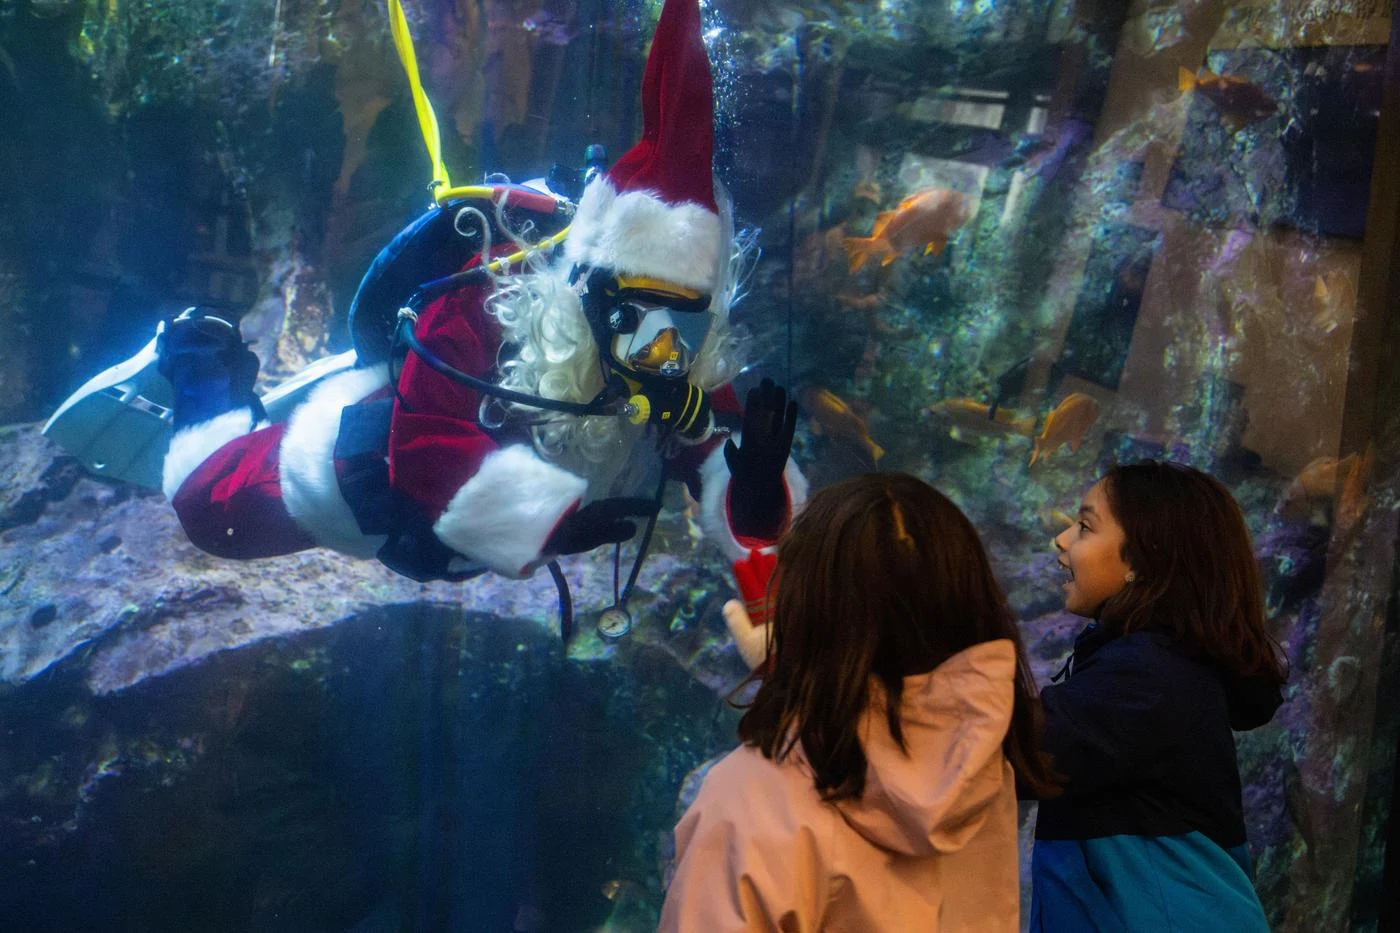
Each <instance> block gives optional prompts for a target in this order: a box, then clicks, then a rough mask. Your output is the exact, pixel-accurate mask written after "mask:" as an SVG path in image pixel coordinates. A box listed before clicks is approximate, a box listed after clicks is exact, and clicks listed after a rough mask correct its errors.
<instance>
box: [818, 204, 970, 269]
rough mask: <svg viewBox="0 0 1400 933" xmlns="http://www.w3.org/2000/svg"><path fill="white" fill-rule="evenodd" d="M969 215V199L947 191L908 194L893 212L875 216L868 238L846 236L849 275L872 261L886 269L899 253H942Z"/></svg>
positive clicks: (884, 212)
mask: <svg viewBox="0 0 1400 933" xmlns="http://www.w3.org/2000/svg"><path fill="white" fill-rule="evenodd" d="M971 216H972V210H971V205H970V204H969V203H968V199H967V198H966V197H965V196H964V195H962V194H959V193H958V192H956V191H952V190H950V189H948V188H928V189H926V190H924V191H919V192H917V193H915V194H911V195H909V197H907V198H905V199H904V200H903V201H900V202H899V207H897V208H895V209H894V210H892V211H883V212H881V213H880V214H878V215H877V216H876V217H875V226H874V228H873V229H871V231H870V236H868V237H847V238H846V240H845V246H846V252H847V253H848V254H849V255H850V258H851V272H853V273H854V272H859V271H860V270H861V269H862V268H864V266H865V264H866V263H867V262H869V261H870V260H871V259H874V258H878V259H879V260H880V265H881V266H888V265H889V264H890V263H892V262H894V261H895V260H896V259H897V258H899V256H901V255H902V254H904V253H906V252H908V251H910V250H914V249H920V250H922V251H923V255H925V256H927V255H930V254H932V255H934V256H937V255H938V254H940V253H942V252H943V249H944V247H946V246H947V245H948V240H949V238H950V237H951V236H952V235H953V234H954V233H956V232H957V230H958V228H959V227H961V226H962V225H963V224H965V223H967V221H968V220H969V219H970V218H971Z"/></svg>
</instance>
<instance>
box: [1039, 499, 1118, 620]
mask: <svg viewBox="0 0 1400 933" xmlns="http://www.w3.org/2000/svg"><path fill="white" fill-rule="evenodd" d="M1124 540H1125V539H1124V537H1123V527H1122V526H1121V525H1119V524H1118V520H1117V519H1116V518H1114V516H1113V511H1112V509H1110V508H1109V505H1108V493H1107V491H1106V490H1105V489H1104V484H1103V481H1102V480H1100V481H1099V482H1097V483H1095V484H1094V487H1093V488H1092V489H1090V490H1089V491H1088V492H1087V493H1086V494H1085V495H1084V503H1083V505H1081V506H1080V507H1079V520H1078V521H1077V522H1075V523H1074V524H1073V525H1071V526H1069V527H1068V528H1066V529H1065V530H1064V531H1062V532H1061V533H1060V534H1059V536H1058V537H1056V538H1055V548H1056V549H1057V550H1058V551H1059V552H1060V556H1059V562H1060V566H1062V567H1064V568H1065V569H1066V570H1068V571H1069V579H1068V580H1067V581H1065V584H1064V591H1065V608H1066V609H1068V610H1069V611H1070V612H1072V613H1074V614H1075V615H1079V616H1085V617H1088V618H1093V617H1094V616H1096V615H1097V614H1098V611H1099V609H1100V608H1101V607H1102V606H1103V604H1104V603H1105V602H1107V601H1108V600H1109V599H1110V598H1112V597H1113V596H1116V595H1117V594H1118V593H1119V592H1120V591H1122V589H1123V588H1124V587H1125V586H1127V585H1128V579H1127V577H1128V574H1129V572H1130V571H1131V569H1132V568H1130V567H1129V566H1128V565H1127V564H1126V563H1124V562H1123V542H1124Z"/></svg>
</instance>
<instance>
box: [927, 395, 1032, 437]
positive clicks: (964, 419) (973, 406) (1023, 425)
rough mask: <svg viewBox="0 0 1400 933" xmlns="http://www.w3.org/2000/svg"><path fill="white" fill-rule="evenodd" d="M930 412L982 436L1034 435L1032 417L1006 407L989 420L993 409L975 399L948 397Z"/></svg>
mask: <svg viewBox="0 0 1400 933" xmlns="http://www.w3.org/2000/svg"><path fill="white" fill-rule="evenodd" d="M928 410H929V412H931V413H932V414H935V415H939V416H942V417H945V418H948V419H950V420H951V421H952V422H953V426H954V427H955V428H959V429H965V430H972V431H977V432H979V433H983V434H1019V435H1021V436H1023V437H1030V436H1031V435H1032V434H1034V433H1035V415H1018V414H1016V413H1015V412H1014V411H1011V410H1009V409H1006V408H998V409H997V413H996V415H995V416H993V417H988V413H989V412H990V411H991V410H992V406H990V405H988V404H987V403H986V402H979V401H977V399H975V398H950V399H944V400H943V401H941V402H936V403H935V404H933V405H930V406H929V409H928Z"/></svg>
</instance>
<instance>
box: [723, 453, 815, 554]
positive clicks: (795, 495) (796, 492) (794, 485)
mask: <svg viewBox="0 0 1400 933" xmlns="http://www.w3.org/2000/svg"><path fill="white" fill-rule="evenodd" d="M739 442H740V437H739V435H738V434H735V435H734V443H735V444H738V443H739ZM783 482H785V483H786V484H787V491H788V504H789V505H790V506H791V508H792V514H791V515H790V516H789V520H791V519H792V518H796V517H797V513H798V512H800V511H802V506H803V505H804V504H805V503H806V502H807V477H805V476H803V475H802V471H801V470H799V469H798V468H797V464H796V463H794V462H793V461H792V458H790V457H789V458H788V462H787V466H785V467H784V468H783ZM700 528H701V529H702V530H703V531H704V532H705V537H707V538H709V539H710V540H711V541H713V542H715V544H716V545H718V546H719V549H720V551H722V552H723V553H724V556H725V557H727V558H729V559H730V560H743V559H744V558H745V557H748V556H749V549H748V548H746V547H744V545H742V544H740V543H739V539H738V538H736V537H734V529H732V528H730V527H729V464H727V463H725V462H724V445H723V444H720V445H718V446H717V447H715V449H714V450H713V451H711V452H710V455H709V456H708V457H706V458H705V462H704V463H702V464H701V465H700ZM786 530H787V529H784V531H786Z"/></svg>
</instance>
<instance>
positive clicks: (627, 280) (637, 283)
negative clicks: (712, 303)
mask: <svg viewBox="0 0 1400 933" xmlns="http://www.w3.org/2000/svg"><path fill="white" fill-rule="evenodd" d="M617 287H618V288H644V289H646V290H648V291H653V292H666V293H667V294H671V295H676V296H679V297H681V298H699V297H700V296H701V295H702V294H704V293H703V292H697V291H696V290H695V289H693V288H685V287H683V286H680V285H676V284H673V283H671V282H668V281H666V280H665V279H654V278H649V277H647V276H644V275H619V276H618V277H617Z"/></svg>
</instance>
